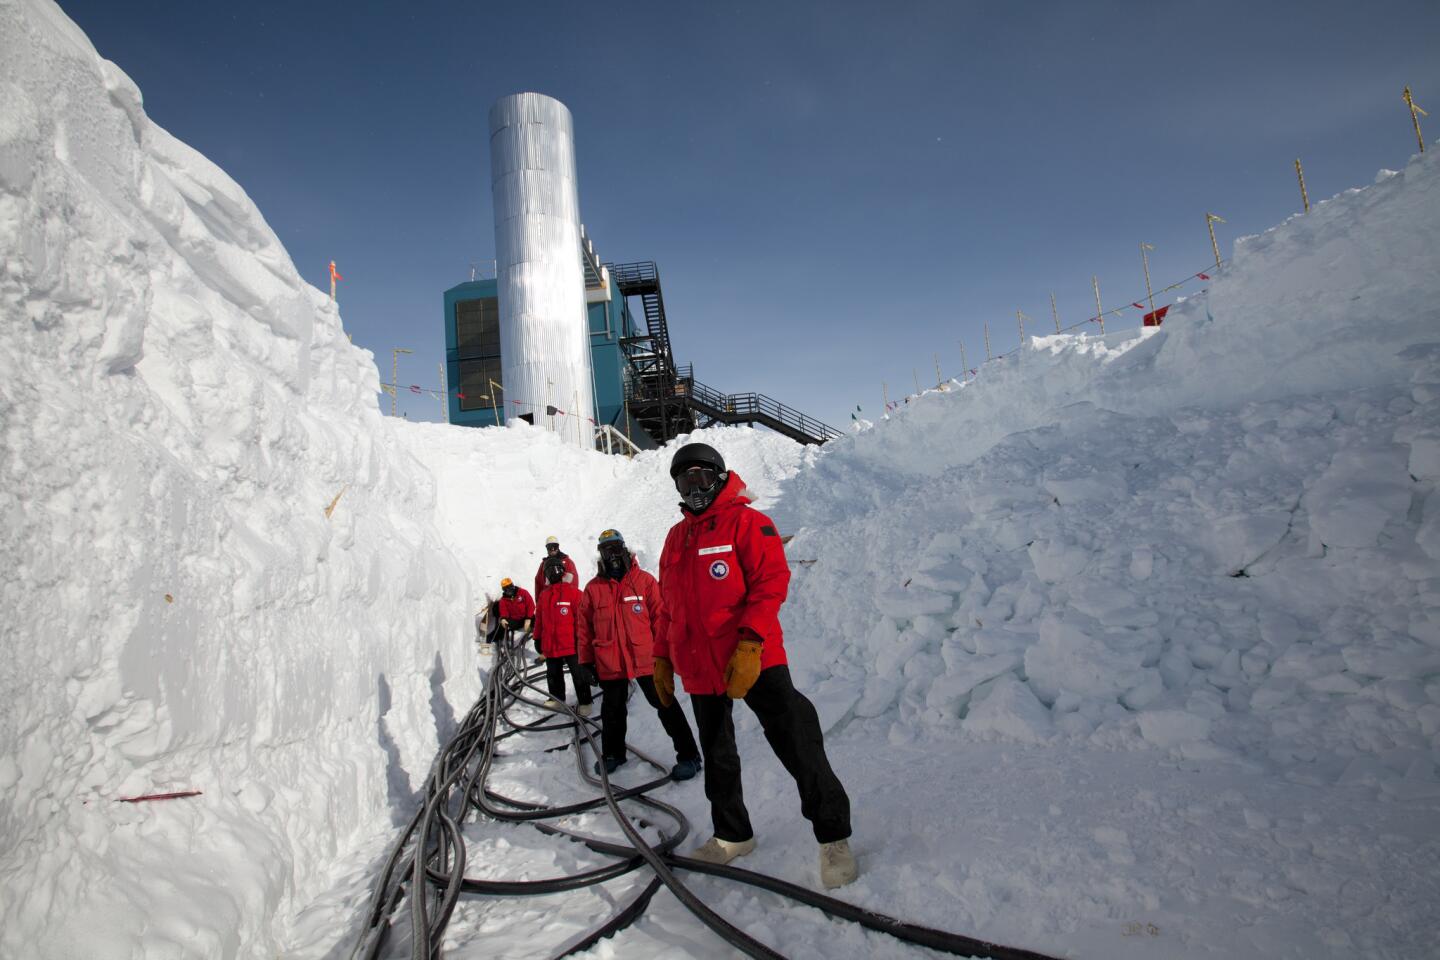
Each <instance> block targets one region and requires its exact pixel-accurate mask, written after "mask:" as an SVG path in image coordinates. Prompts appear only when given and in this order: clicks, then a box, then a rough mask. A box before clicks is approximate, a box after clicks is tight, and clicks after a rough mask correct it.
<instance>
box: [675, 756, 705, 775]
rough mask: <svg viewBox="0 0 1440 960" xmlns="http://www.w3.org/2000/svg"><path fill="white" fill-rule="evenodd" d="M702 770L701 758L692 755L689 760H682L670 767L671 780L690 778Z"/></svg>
mask: <svg viewBox="0 0 1440 960" xmlns="http://www.w3.org/2000/svg"><path fill="white" fill-rule="evenodd" d="M699 772H700V758H699V757H691V758H690V759H689V760H681V761H680V762H679V763H677V764H675V766H673V767H671V768H670V779H671V780H690V779H692V778H694V776H695V774H697V773H699Z"/></svg>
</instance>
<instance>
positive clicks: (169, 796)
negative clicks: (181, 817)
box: [119, 790, 204, 803]
mask: <svg viewBox="0 0 1440 960" xmlns="http://www.w3.org/2000/svg"><path fill="white" fill-rule="evenodd" d="M203 792H204V791H201V790H179V791H176V792H175V793H147V794H145V795H144V796H143V797H121V798H120V800H119V802H120V803H143V802H144V801H146V800H179V799H180V798H182V797H198V796H200V795H201V794H202V793H203Z"/></svg>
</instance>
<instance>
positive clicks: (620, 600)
mask: <svg viewBox="0 0 1440 960" xmlns="http://www.w3.org/2000/svg"><path fill="white" fill-rule="evenodd" d="M659 622H660V585H659V584H658V583H656V582H655V578H654V577H652V576H650V574H648V573H646V572H645V571H644V570H641V569H640V565H639V564H637V563H635V561H634V559H633V558H632V559H631V561H630V569H629V570H628V571H627V572H626V574H625V576H623V577H621V578H620V579H619V580H611V579H610V578H609V577H604V576H599V577H596V578H595V579H593V580H591V581H590V582H589V583H587V584H585V593H584V595H583V597H582V599H581V601H580V622H579V623H578V624H576V631H575V638H576V641H577V645H578V647H579V653H580V662H581V663H593V664H594V665H595V672H596V674H598V675H599V677H600V679H601V680H620V679H631V680H633V679H634V678H635V677H648V676H650V675H651V674H652V673H654V672H655V655H654V645H655V629H656V626H657V625H658V624H659Z"/></svg>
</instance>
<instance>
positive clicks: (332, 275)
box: [330, 260, 345, 280]
mask: <svg viewBox="0 0 1440 960" xmlns="http://www.w3.org/2000/svg"><path fill="white" fill-rule="evenodd" d="M330 279H331V280H344V279H345V278H344V277H342V276H340V271H339V270H336V269H335V261H334V260H331V261H330Z"/></svg>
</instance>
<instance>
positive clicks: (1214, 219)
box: [1205, 213, 1225, 267]
mask: <svg viewBox="0 0 1440 960" xmlns="http://www.w3.org/2000/svg"><path fill="white" fill-rule="evenodd" d="M1224 222H1225V218H1224V217H1220V216H1216V215H1215V214H1213V213H1207V214H1205V229H1207V230H1209V231H1210V249H1211V250H1214V251H1215V266H1217V267H1218V266H1220V244H1218V243H1216V242H1215V224H1217V223H1224Z"/></svg>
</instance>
